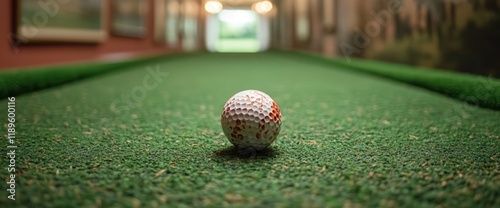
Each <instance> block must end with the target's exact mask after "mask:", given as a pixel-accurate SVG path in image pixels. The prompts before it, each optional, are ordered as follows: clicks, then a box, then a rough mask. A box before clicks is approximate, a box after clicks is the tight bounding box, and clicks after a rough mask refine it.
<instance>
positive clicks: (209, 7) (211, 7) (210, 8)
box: [205, 1, 223, 14]
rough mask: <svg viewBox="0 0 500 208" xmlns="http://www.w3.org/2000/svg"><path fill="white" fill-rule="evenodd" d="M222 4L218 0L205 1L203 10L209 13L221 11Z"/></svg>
mask: <svg viewBox="0 0 500 208" xmlns="http://www.w3.org/2000/svg"><path fill="white" fill-rule="evenodd" d="M222 8H223V7H222V4H221V3H220V2H219V1H207V3H205V10H206V11H207V12H208V13H210V14H217V13H219V12H220V11H222Z"/></svg>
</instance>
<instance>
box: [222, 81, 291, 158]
mask: <svg viewBox="0 0 500 208" xmlns="http://www.w3.org/2000/svg"><path fill="white" fill-rule="evenodd" d="M221 125H222V130H223V131H224V134H225V135H226V137H227V138H228V139H229V141H230V142H231V143H232V144H233V145H234V146H236V147H238V148H251V149H255V150H262V149H264V148H266V147H267V146H269V145H270V144H271V143H273V142H274V141H275V140H276V138H277V137H278V134H279V132H280V129H281V112H280V109H279V107H278V104H276V102H274V100H273V99H272V98H271V97H270V96H269V95H267V94H266V93H263V92H261V91H258V90H245V91H242V92H239V93H237V94H236V95H234V96H233V97H231V98H229V100H228V101H227V102H226V104H225V105H224V109H223V111H222V116H221Z"/></svg>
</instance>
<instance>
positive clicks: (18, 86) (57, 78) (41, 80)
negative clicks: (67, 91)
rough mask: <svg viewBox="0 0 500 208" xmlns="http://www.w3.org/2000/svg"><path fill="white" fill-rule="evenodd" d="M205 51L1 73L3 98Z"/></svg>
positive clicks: (0, 81)
mask: <svg viewBox="0 0 500 208" xmlns="http://www.w3.org/2000/svg"><path fill="white" fill-rule="evenodd" d="M198 53H203V52H188V53H170V54H161V55H149V56H143V57H139V58H133V59H127V60H120V61H94V62H82V63H73V64H64V65H59V66H45V67H35V68H24V69H8V70H3V71H0V99H3V98H6V97H11V96H18V95H21V94H25V93H29V92H34V91H37V90H42V89H45V88H49V87H55V86H58V85H62V84H65V83H69V82H72V81H76V80H80V79H83V78H88V77H92V76H96V75H101V74H105V73H109V72H112V71H118V70H123V69H126V68H130V67H132V66H136V65H140V64H150V63H151V62H155V61H163V60H167V59H176V58H181V57H187V56H191V55H194V54H198Z"/></svg>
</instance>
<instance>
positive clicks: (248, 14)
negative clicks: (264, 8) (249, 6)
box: [219, 9, 256, 25]
mask: <svg viewBox="0 0 500 208" xmlns="http://www.w3.org/2000/svg"><path fill="white" fill-rule="evenodd" d="M219 19H220V20H221V21H223V22H225V23H227V24H230V25H245V24H248V23H250V22H253V21H255V19H256V17H255V13H254V12H252V11H251V10H236V9H235V10H223V11H222V12H221V13H219Z"/></svg>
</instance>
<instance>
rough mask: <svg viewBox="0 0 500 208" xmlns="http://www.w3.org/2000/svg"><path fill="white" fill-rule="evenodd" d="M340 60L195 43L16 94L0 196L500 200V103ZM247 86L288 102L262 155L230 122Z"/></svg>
mask: <svg viewBox="0 0 500 208" xmlns="http://www.w3.org/2000/svg"><path fill="white" fill-rule="evenodd" d="M156 67H159V68H160V70H161V71H162V73H168V74H163V76H156V77H153V79H149V81H148V82H149V83H150V84H151V83H157V86H154V87H153V86H149V85H148V86H147V88H148V89H147V90H145V91H143V92H144V94H142V95H144V96H140V97H137V95H135V98H136V99H133V98H132V101H131V102H129V101H123V97H128V96H130V97H134V93H138V92H139V90H138V89H141V87H143V88H144V89H145V88H146V87H145V84H144V80H145V77H148V75H150V74H151V70H153V69H154V70H155V69H156ZM341 68H343V67H341V66H329V65H325V64H322V63H317V62H315V61H312V60H310V59H306V58H300V57H297V56H288V55H283V54H280V53H257V54H196V55H191V56H186V57H183V58H182V59H169V60H165V61H159V62H158V61H152V62H148V63H147V64H146V63H144V64H142V65H134V66H131V68H130V69H129V70H123V71H120V72H116V73H108V74H105V75H103V76H98V77H93V78H91V79H85V80H81V81H79V82H73V83H69V84H66V85H62V86H59V87H54V88H50V89H46V90H41V91H37V92H33V93H28V94H24V95H21V96H18V97H16V119H17V120H16V131H17V139H16V141H17V143H16V144H17V146H18V148H17V155H16V157H17V160H16V165H17V170H18V172H17V174H18V176H17V177H18V184H17V189H16V194H17V200H16V201H15V202H12V201H10V200H8V199H7V196H6V195H7V193H5V192H4V193H5V196H2V197H0V204H1V205H2V207H6V206H7V207H8V206H14V205H15V206H16V207H99V206H105V207H108V206H116V207H141V206H147V207H163V206H172V207H191V206H200V207H201V206H203V207H205V206H206V207H220V206H249V207H264V206H266V207H267V206H274V207H301V206H302V207H329V206H330V207H342V206H343V207H377V206H382V207H437V206H443V207H498V206H500V198H499V197H498V196H500V165H499V164H500V151H499V150H500V128H499V127H498V126H499V121H500V112H499V111H494V110H490V109H485V108H480V107H476V106H474V105H469V104H466V103H464V102H461V101H457V100H455V99H451V98H448V97H445V96H443V95H441V94H438V93H434V92H431V91H428V90H425V89H421V88H418V87H414V86H411V85H407V84H404V83H400V82H396V81H391V80H389V79H385V78H380V77H377V76H372V75H368V74H361V73H355V72H351V71H349V70H340V69H341ZM244 89H258V90H261V91H264V92H266V93H267V94H269V95H270V96H271V97H273V98H274V100H275V101H276V102H277V103H278V105H279V106H280V108H281V112H282V116H283V125H282V131H281V134H280V136H279V137H278V140H277V141H276V142H275V143H274V144H273V145H272V146H271V148H270V149H268V150H266V151H263V152H251V151H239V150H235V149H232V148H231V145H230V143H229V142H228V140H227V139H226V138H225V137H224V135H223V134H222V130H221V128H220V120H219V118H220V113H221V111H222V106H223V105H224V103H225V102H226V101H227V99H228V98H229V97H231V96H232V95H233V94H235V93H236V92H238V91H241V90H244ZM0 106H5V107H6V106H7V100H5V99H3V100H1V101H0ZM2 109H4V107H2ZM6 117H7V115H6V111H5V110H3V111H1V112H0V118H6ZM4 134H5V133H4ZM1 165H2V167H7V161H6V160H2V164H1ZM4 174H5V175H4V177H5V178H7V176H6V174H7V173H6V171H4ZM3 187H4V188H3V190H5V189H6V185H5V183H4V186H3ZM4 205H5V206H4Z"/></svg>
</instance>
